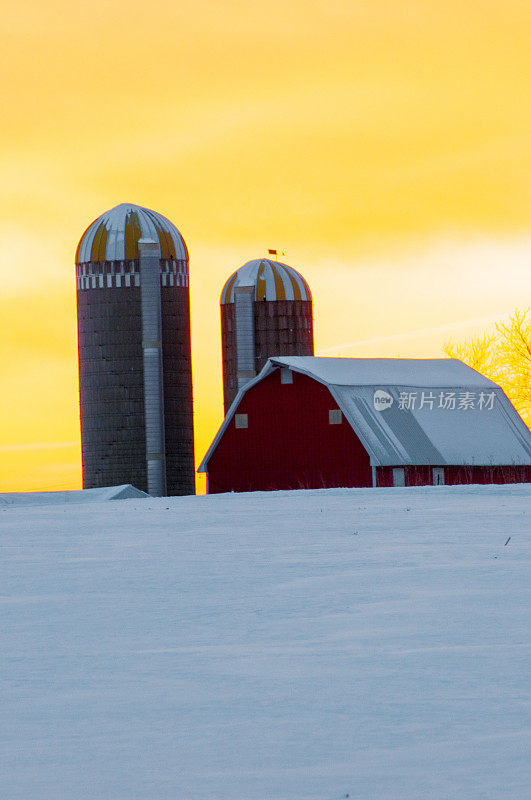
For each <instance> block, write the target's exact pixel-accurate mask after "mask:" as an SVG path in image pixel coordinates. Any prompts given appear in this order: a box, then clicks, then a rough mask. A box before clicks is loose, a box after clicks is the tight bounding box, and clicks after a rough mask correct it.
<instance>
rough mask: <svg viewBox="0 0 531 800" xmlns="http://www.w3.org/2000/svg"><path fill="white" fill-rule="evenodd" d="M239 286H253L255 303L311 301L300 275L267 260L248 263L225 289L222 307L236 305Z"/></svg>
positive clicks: (222, 295)
mask: <svg viewBox="0 0 531 800" xmlns="http://www.w3.org/2000/svg"><path fill="white" fill-rule="evenodd" d="M240 286H254V289H255V292H254V298H253V299H254V300H271V301H277V300H311V299H312V294H311V292H310V287H309V286H308V284H307V283H306V281H305V280H304V278H303V277H302V275H301V274H300V272H297V270H296V269H293V267H288V265H287V264H281V263H280V262H279V261H271V260H270V259H268V258H256V259H254V260H253V261H247V262H246V263H245V264H243V265H242V266H241V267H240V268H239V269H237V270H236V272H234V273H233V274H232V275H231V276H230V278H229V279H228V281H227V282H226V283H225V285H224V287H223V289H222V292H221V298H220V303H221V305H225V304H226V303H234V290H235V288H236V287H240Z"/></svg>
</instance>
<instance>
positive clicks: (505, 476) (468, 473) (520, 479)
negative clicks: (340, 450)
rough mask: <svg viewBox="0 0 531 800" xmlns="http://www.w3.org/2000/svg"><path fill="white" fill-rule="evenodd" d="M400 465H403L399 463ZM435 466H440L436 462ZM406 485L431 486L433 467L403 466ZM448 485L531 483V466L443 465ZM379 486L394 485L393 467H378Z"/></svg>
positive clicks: (445, 480)
mask: <svg viewBox="0 0 531 800" xmlns="http://www.w3.org/2000/svg"><path fill="white" fill-rule="evenodd" d="M397 466H398V467H401V466H403V465H401V464H397ZM433 466H438V465H437V464H434V465H433ZM403 469H404V475H405V483H406V486H431V485H432V484H433V473H432V469H433V467H431V466H430V467H427V466H411V465H406V466H403ZM443 469H444V482H445V484H446V485H447V486H454V485H457V484H467V483H481V484H487V483H531V466H515V465H508V466H501V467H492V466H491V467H481V466H451V467H443ZM376 478H377V486H380V487H385V486H392V485H393V467H377V469H376Z"/></svg>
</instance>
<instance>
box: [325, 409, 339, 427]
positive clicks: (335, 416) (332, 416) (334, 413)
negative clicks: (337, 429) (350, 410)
mask: <svg viewBox="0 0 531 800" xmlns="http://www.w3.org/2000/svg"><path fill="white" fill-rule="evenodd" d="M328 422H329V423H330V425H341V423H342V422H343V414H342V413H341V411H340V410H339V408H331V409H330V411H329V412H328Z"/></svg>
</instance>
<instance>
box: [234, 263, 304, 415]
mask: <svg viewBox="0 0 531 800" xmlns="http://www.w3.org/2000/svg"><path fill="white" fill-rule="evenodd" d="M220 307H221V349H222V362H223V400H224V407H225V413H227V411H228V409H229V407H230V405H231V403H232V401H233V400H234V398H235V397H236V394H237V392H238V389H240V388H241V387H242V386H244V385H245V384H246V383H247V382H248V381H249V380H251V378H254V376H255V375H257V374H258V372H260V370H261V369H262V367H263V366H264V364H265V363H266V361H267V359H268V358H270V357H272V356H313V311H312V295H311V292H310V287H309V286H308V284H307V283H306V281H305V280H304V278H303V277H302V275H301V274H300V273H299V272H297V270H295V269H293V267H288V265H287V264H281V263H280V262H278V261H272V260H270V259H268V258H257V259H254V260H253V261H247V263H246V264H243V266H241V267H240V268H239V269H238V270H236V272H234V273H233V274H232V275H231V276H230V278H229V279H228V281H227V282H226V283H225V286H224V287H223V290H222V292H221V298H220Z"/></svg>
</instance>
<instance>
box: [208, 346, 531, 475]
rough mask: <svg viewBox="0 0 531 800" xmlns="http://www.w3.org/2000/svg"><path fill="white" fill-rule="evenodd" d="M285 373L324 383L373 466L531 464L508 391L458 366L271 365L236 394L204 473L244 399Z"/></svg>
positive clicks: (366, 361) (395, 362)
mask: <svg viewBox="0 0 531 800" xmlns="http://www.w3.org/2000/svg"><path fill="white" fill-rule="evenodd" d="M279 368H287V369H291V370H293V371H294V372H299V373H302V374H304V375H308V376H309V377H311V378H313V379H315V380H317V381H319V382H320V383H323V384H324V385H325V386H327V388H328V389H329V391H330V393H331V395H332V396H333V398H334V399H335V400H336V402H337V404H338V406H339V408H340V409H341V411H342V412H343V414H344V416H345V418H346V420H347V422H348V423H349V424H350V425H351V427H352V429H353V430H354V432H355V433H356V435H357V436H358V437H359V439H360V441H361V443H362V444H363V446H364V447H365V449H366V450H367V452H368V453H369V455H370V457H371V464H372V465H373V466H399V465H402V464H419V465H420V464H426V465H433V466H444V465H453V466H459V465H478V466H498V465H501V466H503V465H513V464H519V465H520V464H531V433H530V431H529V429H528V428H527V426H526V425H525V424H524V422H523V421H522V419H521V418H520V417H519V415H518V414H517V412H516V410H515V409H514V407H513V406H512V405H511V403H510V402H509V400H508V399H507V397H506V396H505V394H504V392H503V391H502V389H501V388H500V387H499V386H498V385H497V384H495V383H493V382H492V381H490V380H489V379H488V378H485V377H484V376H483V375H480V374H479V373H478V372H476V371H475V370H473V369H471V368H470V367H468V366H467V365H466V364H464V363H463V362H462V361H459V360H457V359H448V358H445V359H425V360H424V359H400V358H396V359H392V358H319V357H314V356H287V357H278V358H270V359H269V360H268V362H267V363H266V365H265V366H264V368H263V369H262V371H261V372H260V374H259V375H258V376H257V377H256V378H254V379H253V380H252V381H250V382H249V383H248V384H246V385H245V386H244V387H243V388H242V389H241V390H240V391H239V392H238V394H237V396H236V398H235V400H234V402H233V404H232V406H231V407H230V409H229V411H228V412H227V416H226V417H225V420H224V421H223V424H222V426H221V428H220V429H219V431H218V433H217V435H216V437H215V439H214V441H213V442H212V444H211V446H210V448H209V449H208V452H207V453H206V455H205V457H204V459H203V461H202V463H201V465H200V467H199V472H206V471H207V465H208V461H209V459H210V456H211V455H212V453H213V452H214V450H215V448H216V446H217V444H218V442H219V440H220V438H221V437H222V435H223V433H224V431H225V429H226V428H227V426H228V425H229V423H230V420H231V419H232V416H233V415H234V413H235V411H236V409H237V407H238V405H239V404H240V402H241V400H242V398H243V396H244V395H245V394H246V392H248V391H249V390H250V389H251V388H252V387H253V386H255V385H256V384H258V383H259V382H260V381H262V380H263V379H264V378H266V377H267V376H268V375H269V374H270V373H271V372H273V371H274V370H276V369H279Z"/></svg>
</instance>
